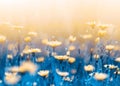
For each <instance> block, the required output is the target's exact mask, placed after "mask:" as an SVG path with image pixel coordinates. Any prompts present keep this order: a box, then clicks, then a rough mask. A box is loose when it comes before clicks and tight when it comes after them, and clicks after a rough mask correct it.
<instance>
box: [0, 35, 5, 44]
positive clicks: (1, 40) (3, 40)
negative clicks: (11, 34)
mask: <svg viewBox="0 0 120 86" xmlns="http://www.w3.org/2000/svg"><path fill="white" fill-rule="evenodd" d="M5 41H6V37H5V36H3V35H0V43H4V42H5Z"/></svg>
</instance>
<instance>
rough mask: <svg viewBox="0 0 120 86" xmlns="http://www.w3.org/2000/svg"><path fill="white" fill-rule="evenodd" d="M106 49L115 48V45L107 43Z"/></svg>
mask: <svg viewBox="0 0 120 86" xmlns="http://www.w3.org/2000/svg"><path fill="white" fill-rule="evenodd" d="M105 48H106V50H113V49H114V48H115V46H114V45H106V46H105Z"/></svg>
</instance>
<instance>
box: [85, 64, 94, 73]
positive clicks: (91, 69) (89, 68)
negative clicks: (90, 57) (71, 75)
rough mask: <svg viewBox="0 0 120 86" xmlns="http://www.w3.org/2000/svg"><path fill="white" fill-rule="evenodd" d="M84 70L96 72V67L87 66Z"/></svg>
mask: <svg viewBox="0 0 120 86" xmlns="http://www.w3.org/2000/svg"><path fill="white" fill-rule="evenodd" d="M84 70H85V71H88V72H90V71H93V70H94V66H93V65H87V66H85V67H84Z"/></svg>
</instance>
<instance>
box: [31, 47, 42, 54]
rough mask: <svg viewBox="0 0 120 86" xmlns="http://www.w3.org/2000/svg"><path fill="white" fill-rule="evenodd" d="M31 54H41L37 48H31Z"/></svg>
mask: <svg viewBox="0 0 120 86" xmlns="http://www.w3.org/2000/svg"><path fill="white" fill-rule="evenodd" d="M30 50H31V53H40V52H41V49H38V48H31V49H30Z"/></svg>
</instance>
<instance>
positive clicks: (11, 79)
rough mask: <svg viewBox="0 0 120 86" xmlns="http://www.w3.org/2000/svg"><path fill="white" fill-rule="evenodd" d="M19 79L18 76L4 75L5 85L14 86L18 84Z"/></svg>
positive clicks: (12, 74)
mask: <svg viewBox="0 0 120 86" xmlns="http://www.w3.org/2000/svg"><path fill="white" fill-rule="evenodd" d="M20 79H21V77H20V76H19V75H16V74H14V73H5V78H4V80H5V83H7V84H10V85H14V84H17V83H18V82H19V80H20Z"/></svg>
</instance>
